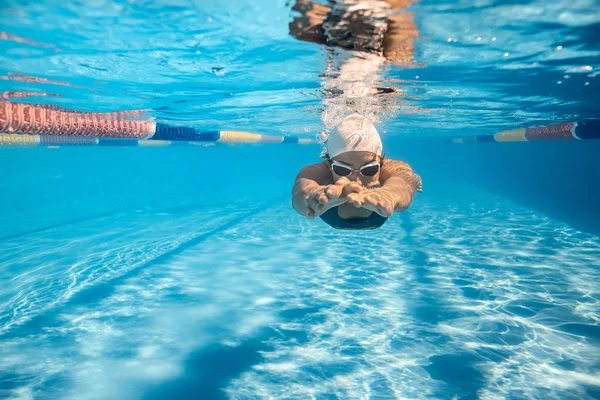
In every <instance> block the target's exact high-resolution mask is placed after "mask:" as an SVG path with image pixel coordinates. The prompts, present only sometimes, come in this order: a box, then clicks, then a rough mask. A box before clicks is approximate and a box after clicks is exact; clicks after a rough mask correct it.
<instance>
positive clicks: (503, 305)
mask: <svg viewBox="0 0 600 400" xmlns="http://www.w3.org/2000/svg"><path fill="white" fill-rule="evenodd" d="M469 190H470V191H471V192H470V197H469V202H468V203H460V202H453V200H452V199H451V198H450V199H448V198H446V200H444V201H446V203H442V202H437V203H431V202H430V200H428V199H427V198H425V197H423V198H422V199H420V201H419V202H416V203H415V204H414V205H413V208H412V209H411V211H410V212H409V213H407V214H405V215H403V216H395V217H394V218H393V219H392V220H391V221H390V223H389V224H386V225H385V226H384V228H382V229H380V230H376V231H370V232H342V233H340V232H338V231H332V230H329V229H327V228H325V227H324V226H323V224H321V223H320V222H318V221H313V222H308V221H303V220H300V219H299V218H297V217H295V216H292V215H291V211H290V209H289V206H288V205H287V204H285V205H280V206H272V207H269V208H267V209H266V211H264V212H259V213H257V214H253V213H251V212H249V213H247V214H245V216H243V218H242V216H241V215H239V216H238V218H237V219H236V220H235V221H233V220H231V221H229V222H230V224H229V225H227V227H226V229H224V230H220V231H217V232H214V233H213V234H212V235H211V236H210V239H207V240H204V241H198V242H197V243H195V245H193V244H192V245H190V246H189V247H186V248H185V249H183V250H182V251H179V252H177V253H173V254H171V255H170V256H167V257H162V258H160V259H158V260H156V261H155V262H150V263H147V264H145V266H144V268H140V269H138V270H137V271H136V272H135V273H132V274H129V275H127V276H125V277H124V278H122V279H118V280H115V281H110V282H108V284H107V286H106V288H105V289H103V290H102V291H101V292H100V293H96V295H94V296H92V295H87V296H82V297H80V298H79V299H76V300H77V301H75V300H72V301H70V302H68V303H66V304H65V305H62V306H56V307H55V308H54V309H53V310H52V311H51V313H52V315H53V316H52V318H49V319H47V320H46V322H45V323H44V324H39V325H38V326H37V327H29V328H28V329H27V332H28V334H29V336H27V337H24V331H23V332H21V333H22V334H20V333H19V329H20V328H19V327H13V330H12V331H11V333H10V335H8V338H7V339H6V340H3V346H2V350H1V353H2V354H1V355H2V357H0V359H1V360H2V361H1V363H2V364H1V365H0V369H1V370H4V371H13V372H14V374H16V375H17V376H18V378H16V379H14V380H13V381H14V382H15V383H14V385H13V386H12V387H11V388H10V390H8V391H5V392H4V394H8V395H11V394H12V395H18V394H21V395H27V394H41V397H47V398H56V397H67V398H74V397H77V398H117V397H120V398H123V397H129V398H132V397H133V398H135V397H144V398H161V397H163V398H164V396H165V395H166V394H167V393H168V394H170V395H174V396H175V395H176V396H178V397H182V396H184V395H186V394H187V395H193V394H194V393H200V392H202V393H205V394H206V395H207V396H208V397H207V398H211V396H212V397H219V396H222V395H223V394H225V395H226V396H227V397H229V398H234V399H248V398H269V397H270V396H271V397H273V398H307V397H310V396H313V397H314V398H322V397H327V396H331V395H336V396H338V397H339V398H369V397H370V398H394V397H396V398H452V396H454V395H458V396H467V397H469V396H470V397H479V398H485V399H495V398H505V397H507V396H508V397H513V398H561V399H570V398H573V399H574V398H586V396H587V397H588V398H592V396H591V394H590V393H591V392H590V390H593V388H594V387H597V385H598V384H599V383H600V382H598V378H597V373H598V372H597V370H594V368H595V363H596V357H594V354H597V353H596V350H597V347H596V346H595V344H597V342H596V341H597V340H598V315H599V313H598V311H599V307H598V302H597V300H596V299H597V298H598V289H597V288H598V281H599V279H598V278H599V276H598V275H599V274H600V273H599V272H598V271H599V269H598V267H599V265H598V264H599V261H598V260H599V259H600V257H599V256H600V241H599V239H598V238H596V237H593V236H590V235H586V234H583V233H580V232H577V231H575V230H572V229H570V228H569V227H568V226H566V225H564V224H562V223H558V222H556V221H553V220H550V219H548V218H546V217H544V216H543V215H541V214H538V213H535V212H532V211H529V210H527V209H524V208H520V207H518V206H516V205H514V204H511V203H509V202H507V201H505V200H503V199H500V198H497V197H493V196H490V195H489V194H487V193H482V192H474V191H473V190H472V189H469ZM462 194H464V193H462ZM189 218H190V220H191V218H192V217H189ZM180 222H181V221H180ZM181 223H183V222H181ZM178 224H179V223H178ZM181 226H183V225H181ZM115 229H116V228H115ZM129 242H131V241H129ZM357 243H360V245H357ZM82 245H83V242H82ZM75 246H76V245H75ZM70 250H71V251H72V250H73V248H71V249H70ZM21 251H22V252H23V253H24V251H25V250H24V249H21ZM123 254H127V253H123ZM13 256H14V257H17V258H15V259H18V255H17V254H14V255H13ZM22 257H24V258H26V255H25V254H23V255H22ZM123 261H125V260H123ZM74 267H75V264H71V265H68V266H67V265H65V266H64V271H66V270H68V269H69V268H71V269H72V268H74ZM58 270H59V267H58V266H56V271H58ZM71 272H73V271H71ZM33 273H34V272H33V271H32V274H33ZM57 273H58V272H57ZM64 273H65V274H66V272H64ZM98 273H100V274H102V273H105V272H103V271H98ZM92 286H93V285H92ZM22 290H24V291H26V290H27V284H26V282H25V283H24V286H23V288H22ZM48 290H49V292H51V289H50V288H49V289H48ZM97 292H98V290H97ZM91 299H93V301H92V300H91ZM23 329H24V328H23ZM73 365H77V366H78V367H77V368H73ZM53 382H60V383H53ZM221 389H224V390H225V392H223V391H222V390H221ZM586 390H587V392H586Z"/></svg>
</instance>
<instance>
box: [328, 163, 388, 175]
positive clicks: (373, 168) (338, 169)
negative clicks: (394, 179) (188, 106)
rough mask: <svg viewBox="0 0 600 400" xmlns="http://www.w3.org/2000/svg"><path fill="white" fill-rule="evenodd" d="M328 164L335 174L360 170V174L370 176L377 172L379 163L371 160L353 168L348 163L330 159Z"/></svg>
mask: <svg viewBox="0 0 600 400" xmlns="http://www.w3.org/2000/svg"><path fill="white" fill-rule="evenodd" d="M329 166H330V167H331V170H332V171H333V172H334V173H335V174H336V175H337V176H348V175H350V174H351V173H353V172H360V174H361V175H362V176H367V177H372V176H375V175H377V173H378V172H379V168H380V163H379V161H371V162H369V163H368V164H365V165H363V166H361V167H360V168H359V169H354V168H352V166H350V165H348V164H344V163H341V162H339V161H330V162H329Z"/></svg>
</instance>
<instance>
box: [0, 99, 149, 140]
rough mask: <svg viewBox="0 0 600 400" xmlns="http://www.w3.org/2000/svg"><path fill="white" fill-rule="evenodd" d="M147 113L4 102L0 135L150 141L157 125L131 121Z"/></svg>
mask: <svg viewBox="0 0 600 400" xmlns="http://www.w3.org/2000/svg"><path fill="white" fill-rule="evenodd" d="M144 114H145V110H132V111H118V112H109V113H95V112H80V111H74V110H69V109H65V108H62V107H57V106H49V105H43V104H27V103H11V102H6V101H2V102H0V133H4V134H30V135H55V136H81V137H99V138H132V139H147V138H149V137H151V136H152V135H153V134H154V132H155V129H156V124H155V123H154V122H152V121H149V120H135V119H132V118H133V117H135V116H143V115H144Z"/></svg>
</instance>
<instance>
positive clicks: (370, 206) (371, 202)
mask: <svg viewBox="0 0 600 400" xmlns="http://www.w3.org/2000/svg"><path fill="white" fill-rule="evenodd" d="M347 200H348V203H350V204H352V205H354V207H357V208H364V209H366V210H369V211H373V212H375V213H377V214H379V215H381V216H382V217H385V218H388V217H389V216H391V215H392V213H393V212H394V208H395V206H396V199H395V197H394V196H393V195H392V194H391V193H390V192H389V191H387V190H383V189H381V188H379V189H375V190H369V189H363V190H362V191H361V192H360V193H350V194H348V197H347Z"/></svg>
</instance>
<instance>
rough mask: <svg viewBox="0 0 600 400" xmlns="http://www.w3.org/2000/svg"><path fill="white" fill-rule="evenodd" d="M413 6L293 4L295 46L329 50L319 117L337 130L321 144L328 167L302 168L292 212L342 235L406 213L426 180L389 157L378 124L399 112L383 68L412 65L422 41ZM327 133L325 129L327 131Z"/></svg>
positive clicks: (358, 1) (300, 0)
mask: <svg viewBox="0 0 600 400" xmlns="http://www.w3.org/2000/svg"><path fill="white" fill-rule="evenodd" d="M412 1H413V0H337V1H329V4H331V6H328V5H325V4H321V3H315V2H312V1H309V0H296V4H295V5H294V6H293V8H292V10H293V11H295V12H298V13H300V14H301V15H300V16H299V17H295V18H294V20H293V21H292V22H291V23H290V26H289V28H290V34H291V35H292V36H294V37H295V38H296V39H298V40H302V41H307V42H312V43H318V44H322V45H325V46H326V47H327V48H328V49H329V50H328V53H327V54H328V61H327V70H326V73H325V74H324V78H325V79H323V80H322V86H323V89H324V93H325V94H326V97H325V98H324V110H323V113H322V115H321V118H322V120H323V124H324V125H325V126H326V127H327V128H328V129H331V128H333V129H332V131H331V133H329V136H328V137H326V138H324V139H325V143H324V153H323V156H324V158H325V161H324V162H321V163H317V164H312V165H308V166H306V167H304V168H303V169H302V170H301V171H300V172H299V173H298V175H297V176H296V182H295V184H294V187H293V190H292V192H293V193H292V205H293V207H294V209H295V210H296V211H297V212H298V213H299V214H300V215H303V216H305V217H306V218H309V219H313V218H317V217H320V218H321V219H322V220H323V221H325V222H326V223H327V224H329V225H330V226H332V227H334V228H338V229H374V228H378V227H380V226H382V225H383V224H384V223H385V221H386V220H387V219H388V218H389V217H390V216H391V215H392V214H393V213H394V212H401V211H404V210H406V209H407V208H408V207H409V206H410V204H411V202H412V199H413V195H414V193H415V192H421V191H422V182H421V178H420V177H419V176H418V175H416V174H415V173H414V172H413V170H412V168H411V167H410V166H409V165H408V164H407V163H405V162H402V161H396V160H389V159H386V158H385V157H384V155H383V152H382V143H381V138H380V136H379V133H378V132H377V129H376V128H375V126H374V124H373V122H376V123H377V122H379V119H380V117H381V116H383V115H388V116H389V115H394V114H396V113H397V111H398V102H397V100H396V98H395V97H396V96H386V95H388V94H398V93H397V92H396V90H395V89H394V88H386V87H385V86H382V85H381V83H382V79H381V73H380V72H381V71H380V70H381V67H382V65H384V64H385V63H386V62H387V63H393V64H395V65H400V66H404V67H407V66H411V65H412V59H413V53H414V45H413V42H414V40H415V39H416V38H417V37H418V36H419V33H418V30H417V29H416V27H415V25H414V23H413V22H412V15H411V14H410V13H407V12H406V11H405V9H406V7H407V6H408V5H409V4H410V3H412ZM325 132H326V131H325Z"/></svg>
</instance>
